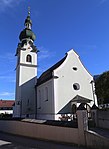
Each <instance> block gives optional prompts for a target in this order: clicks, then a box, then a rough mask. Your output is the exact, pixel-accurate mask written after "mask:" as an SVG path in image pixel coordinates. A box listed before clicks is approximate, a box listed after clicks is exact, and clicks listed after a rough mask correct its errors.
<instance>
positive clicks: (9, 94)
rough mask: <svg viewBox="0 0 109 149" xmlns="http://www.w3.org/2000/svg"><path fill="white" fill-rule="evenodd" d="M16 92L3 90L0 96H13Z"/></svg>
mask: <svg viewBox="0 0 109 149" xmlns="http://www.w3.org/2000/svg"><path fill="white" fill-rule="evenodd" d="M13 95H14V93H11V92H2V93H0V96H13Z"/></svg>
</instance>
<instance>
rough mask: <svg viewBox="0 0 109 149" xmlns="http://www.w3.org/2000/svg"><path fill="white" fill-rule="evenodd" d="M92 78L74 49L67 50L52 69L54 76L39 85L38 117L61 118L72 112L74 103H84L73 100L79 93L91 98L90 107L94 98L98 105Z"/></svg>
mask: <svg viewBox="0 0 109 149" xmlns="http://www.w3.org/2000/svg"><path fill="white" fill-rule="evenodd" d="M45 75H46V72H45ZM47 75H49V74H47ZM45 77H46V76H45ZM92 80H93V77H92V76H91V75H90V74H89V72H88V71H87V70H86V69H85V67H84V66H83V64H82V63H81V61H80V59H79V56H78V55H77V54H76V53H75V52H74V50H70V51H69V52H67V56H66V58H65V60H64V61H63V62H62V64H61V65H60V66H59V67H57V68H56V69H54V70H52V78H50V80H48V81H46V82H44V83H43V82H42V84H39V85H38V87H37V103H38V105H37V118H39V119H59V117H60V114H71V113H72V105H73V104H75V105H76V106H77V107H78V106H79V104H80V103H82V102H78V101H75V100H74V101H73V99H75V97H76V96H77V95H79V96H80V97H83V98H86V99H87V100H89V101H90V102H89V103H87V104H89V106H90V107H92V105H93V104H94V99H95V103H96V105H97V100H96V95H94V96H95V98H94V97H93V90H92V84H91V83H90V82H91V81H92ZM75 84H76V85H77V88H75ZM78 87H79V88H78ZM46 88H48V100H46ZM39 94H40V95H39ZM39 105H40V106H39Z"/></svg>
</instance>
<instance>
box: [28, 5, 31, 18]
mask: <svg viewBox="0 0 109 149" xmlns="http://www.w3.org/2000/svg"><path fill="white" fill-rule="evenodd" d="M30 9H31V8H30V6H28V16H29V17H30Z"/></svg>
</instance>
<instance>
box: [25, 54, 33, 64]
mask: <svg viewBox="0 0 109 149" xmlns="http://www.w3.org/2000/svg"><path fill="white" fill-rule="evenodd" d="M26 62H32V57H31V55H29V54H28V55H27V56H26Z"/></svg>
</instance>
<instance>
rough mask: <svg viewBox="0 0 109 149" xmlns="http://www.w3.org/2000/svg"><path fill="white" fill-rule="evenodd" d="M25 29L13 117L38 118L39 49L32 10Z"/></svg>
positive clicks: (21, 41)
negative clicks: (33, 28)
mask: <svg viewBox="0 0 109 149" xmlns="http://www.w3.org/2000/svg"><path fill="white" fill-rule="evenodd" d="M24 25H25V29H24V30H23V31H21V33H20V35H19V39H20V43H18V47H17V50H16V56H17V65H16V93H15V106H14V114H13V117H30V118H35V116H36V94H35V84H36V81H37V48H36V46H35V45H34V40H35V38H36V37H35V34H34V33H33V32H32V30H31V28H32V21H31V18H30V10H28V15H27V18H26V19H25V23H24Z"/></svg>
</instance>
